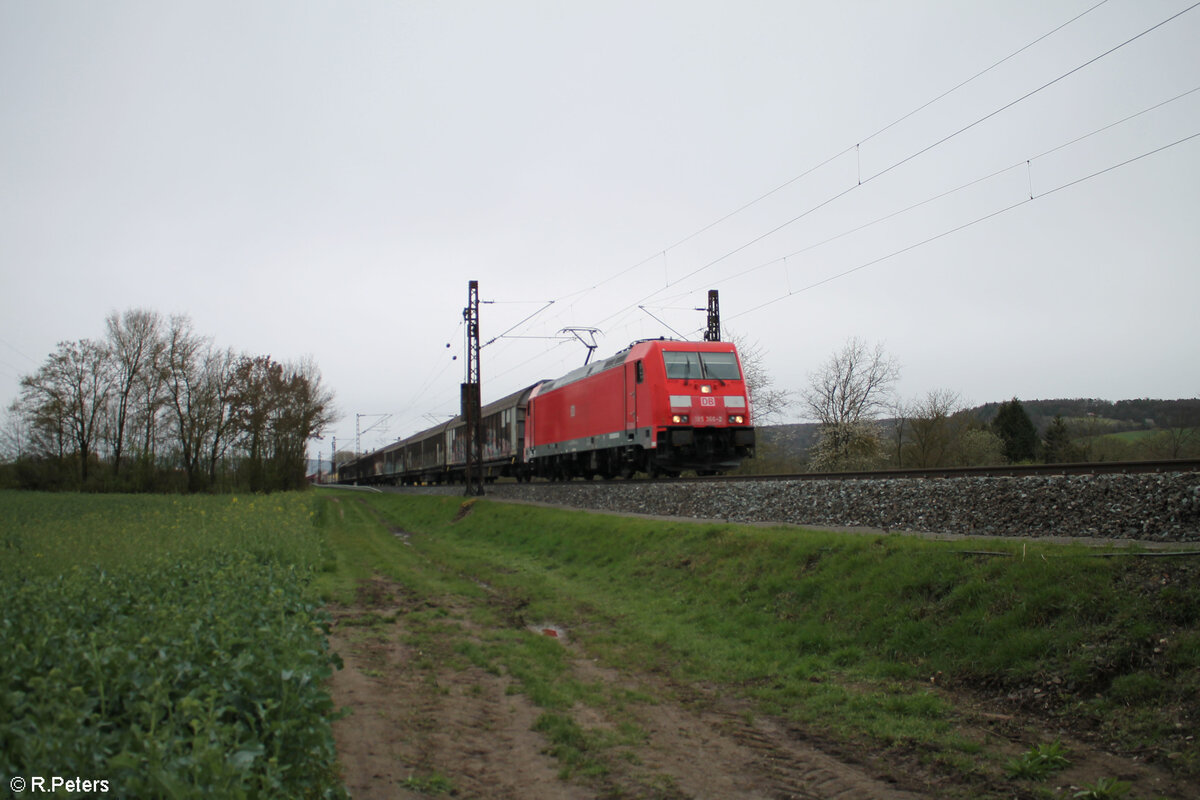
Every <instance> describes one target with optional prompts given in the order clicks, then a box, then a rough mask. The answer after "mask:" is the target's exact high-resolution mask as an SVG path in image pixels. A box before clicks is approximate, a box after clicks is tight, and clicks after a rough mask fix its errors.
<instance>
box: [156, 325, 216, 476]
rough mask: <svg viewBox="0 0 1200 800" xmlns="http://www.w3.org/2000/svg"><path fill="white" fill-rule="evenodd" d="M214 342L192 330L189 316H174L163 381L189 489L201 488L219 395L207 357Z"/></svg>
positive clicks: (168, 334)
mask: <svg viewBox="0 0 1200 800" xmlns="http://www.w3.org/2000/svg"><path fill="white" fill-rule="evenodd" d="M210 349H211V343H210V342H209V340H208V339H207V338H204V337H202V336H199V335H197V334H196V333H195V332H194V331H193V330H192V321H191V319H190V318H188V317H186V316H173V317H171V324H170V329H169V330H168V332H167V337H166V348H165V351H164V354H163V355H164V361H163V384H164V388H165V391H166V397H167V405H168V406H169V408H170V410H171V418H172V423H173V424H174V427H175V440H176V442H177V444H178V445H179V448H180V454H181V456H182V460H183V468H184V470H185V471H186V472H187V477H188V488H189V489H190V490H193V491H195V490H196V489H198V488H200V481H201V477H200V476H201V474H202V473H201V458H202V456H203V454H204V451H205V445H206V444H207V442H208V441H209V439H210V435H211V426H212V406H213V403H214V402H215V398H214V397H213V395H212V392H211V391H209V389H210V387H209V384H208V381H207V376H206V370H205V359H206V357H207V354H208V351H209V350H210Z"/></svg>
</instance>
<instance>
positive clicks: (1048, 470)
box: [529, 458, 1200, 486]
mask: <svg viewBox="0 0 1200 800" xmlns="http://www.w3.org/2000/svg"><path fill="white" fill-rule="evenodd" d="M1174 472H1200V459H1196V458H1177V459H1164V460H1159V461H1095V462H1080V463H1072V464H1027V465H1007V466H992V467H933V468H923V469H882V470H865V471H852V472H794V473H766V474H751V475H700V476H684V477H678V478H633V479H624V478H622V479H617V478H614V479H612V480H584V479H574V480H571V481H568V482H569V483H577V484H588V483H592V484H597V485H614V486H622V485H628V484H629V483H631V482H633V483H705V482H709V483H752V482H769V481H838V480H887V479H895V478H930V479H933V478H937V479H954V478H1028V477H1036V476H1040V475H1141V474H1146V473H1174ZM562 483H563V481H558V480H553V481H541V480H535V481H532V482H531V483H530V484H529V485H531V486H539V485H540V486H560V485H562Z"/></svg>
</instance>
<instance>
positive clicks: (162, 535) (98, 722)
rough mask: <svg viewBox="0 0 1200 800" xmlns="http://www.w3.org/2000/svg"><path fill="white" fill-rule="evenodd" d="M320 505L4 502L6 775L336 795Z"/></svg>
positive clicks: (1, 606) (224, 793) (135, 790)
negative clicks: (320, 586) (317, 580)
mask: <svg viewBox="0 0 1200 800" xmlns="http://www.w3.org/2000/svg"><path fill="white" fill-rule="evenodd" d="M313 514H314V509H313V506H312V501H311V499H310V498H305V497H302V496H299V495H291V496H288V495H273V496H271V497H265V498H263V497H232V498H231V497H187V498H180V497H148V496H147V497H122V496H117V495H108V496H82V495H38V494H16V493H0V517H2V518H4V519H5V520H6V521H7V522H6V526H5V531H4V540H3V542H4V544H3V546H4V547H5V548H6V549H7V552H6V554H5V555H6V558H4V559H3V561H2V562H0V630H2V631H3V640H4V642H5V647H3V648H0V675H2V676H3V681H4V683H3V690H2V691H0V773H2V774H5V775H30V774H37V770H38V769H46V768H48V767H50V766H53V768H54V769H55V770H57V771H59V773H60V774H72V775H81V776H94V777H96V778H98V779H105V780H107V781H109V787H110V792H111V793H112V794H113V795H114V796H127V797H200V796H220V797H294V796H301V795H303V796H310V797H339V796H343V795H344V790H343V788H342V787H341V784H340V781H339V779H338V777H337V774H336V754H335V752H334V747H333V738H332V734H331V730H330V725H329V723H330V720H331V719H332V717H333V716H334V709H333V706H332V702H331V700H330V698H329V695H328V693H327V692H326V690H325V688H324V683H325V679H326V678H327V677H328V676H329V675H330V674H331V673H332V669H333V667H334V666H336V663H337V659H336V656H334V655H332V654H331V653H330V652H329V651H328V649H327V646H326V636H327V633H328V625H329V620H328V617H327V616H326V614H325V613H324V612H323V611H322V610H321V609H320V608H319V607H318V606H317V605H315V603H314V600H315V597H314V596H313V593H312V590H311V584H312V579H313V576H314V574H315V571H316V570H317V569H318V568H319V565H320V564H321V563H322V562H323V561H325V560H326V559H327V558H328V557H329V554H328V552H327V550H326V548H325V546H324V544H323V542H322V539H321V536H320V533H319V531H318V530H317V529H316V528H315V527H314V524H313Z"/></svg>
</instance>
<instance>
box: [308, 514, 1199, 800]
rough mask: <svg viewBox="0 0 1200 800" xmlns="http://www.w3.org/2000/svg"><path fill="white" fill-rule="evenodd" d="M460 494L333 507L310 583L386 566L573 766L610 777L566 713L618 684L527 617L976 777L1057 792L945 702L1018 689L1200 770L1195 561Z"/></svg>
mask: <svg viewBox="0 0 1200 800" xmlns="http://www.w3.org/2000/svg"><path fill="white" fill-rule="evenodd" d="M463 504H464V503H463V500H462V499H461V498H456V497H413V496H397V495H357V496H350V495H345V494H342V495H340V502H338V503H337V504H336V505H335V504H334V503H332V502H328V501H327V502H326V504H324V505H323V506H322V511H321V522H322V524H323V525H324V526H325V527H326V530H327V532H328V534H329V536H330V543H331V545H332V546H333V549H334V551H335V552H336V554H337V556H336V558H337V563H336V567H335V568H334V569H331V570H329V571H328V572H326V573H325V574H323V575H322V576H321V578H320V579H319V581H318V586H319V587H320V589H321V591H322V593H323V595H324V596H325V597H327V598H342V599H347V598H350V597H351V596H352V593H353V589H354V586H355V584H356V581H358V580H360V579H363V578H367V577H370V576H371V575H372V574H383V575H386V576H388V577H390V578H392V579H394V580H395V581H398V582H399V583H401V584H403V585H404V586H407V587H408V589H409V590H410V591H409V594H410V595H411V596H412V597H417V598H430V599H431V600H430V602H429V604H428V605H427V607H426V608H425V609H424V610H420V611H417V612H415V613H413V614H410V615H409V616H408V617H406V620H405V621H406V623H408V624H410V625H411V626H412V630H414V631H416V633H415V634H414V636H417V637H420V638H421V642H420V643H421V644H422V646H423V650H424V651H425V652H428V653H439V655H438V656H437V657H438V658H443V659H451V660H453V659H457V660H458V661H459V662H460V663H468V662H469V663H473V664H475V665H477V666H480V667H484V668H485V669H489V670H491V671H493V672H496V673H497V674H500V673H508V674H510V675H512V676H513V678H514V679H515V680H516V681H517V683H518V684H519V685H520V686H521V687H522V689H523V690H524V691H525V692H527V693H528V694H529V696H530V698H531V700H533V702H535V703H536V704H538V705H540V706H542V707H544V708H545V713H544V714H543V716H542V718H541V720H540V721H539V723H538V725H539V728H540V729H542V730H543V731H544V732H546V733H547V735H548V736H549V737H550V739H551V741H552V742H553V743H554V752H555V753H556V754H557V755H558V756H559V758H560V759H561V760H562V763H563V765H564V766H563V769H564V772H566V773H570V772H582V773H585V774H586V773H587V772H589V771H591V772H603V771H604V769H605V766H604V763H605V759H607V758H613V757H617V754H618V752H619V750H620V745H621V744H622V743H623V742H624V743H632V742H635V741H637V740H638V737H639V732H638V730H637V729H636V726H629V727H628V728H624V729H622V730H621V731H619V732H618V733H617V734H614V733H613V732H612V731H606V732H601V731H595V730H586V729H583V728H581V727H580V726H579V725H577V724H576V722H575V721H574V718H573V716H572V713H571V708H572V707H573V706H574V704H576V703H584V704H599V705H604V706H606V707H607V708H608V709H609V710H611V709H612V708H613V707H617V708H618V709H619V707H620V705H621V703H623V702H626V701H629V700H630V698H629V697H628V696H624V695H621V694H620V693H615V694H614V693H606V690H605V689H604V688H603V687H599V686H596V685H588V684H586V683H581V682H580V681H578V680H576V679H575V678H574V677H573V676H572V675H571V673H570V670H569V669H567V667H566V664H565V660H564V656H563V655H562V649H561V648H559V647H558V646H557V645H555V644H554V643H553V642H552V641H551V640H547V639H546V638H545V637H540V636H537V635H536V634H533V633H530V632H529V631H527V630H525V626H526V625H528V624H532V625H535V626H536V625H539V624H542V623H544V622H547V621H553V622H554V623H557V624H561V625H564V626H566V627H567V628H568V629H569V630H570V631H571V635H572V638H573V639H574V640H575V641H577V642H579V643H580V644H581V646H582V647H584V648H585V650H586V651H587V652H588V653H589V654H590V655H592V656H594V657H599V658H601V659H602V660H603V661H604V662H605V663H607V664H609V665H611V666H615V667H618V668H621V669H628V670H632V671H635V672H645V671H647V670H649V671H651V672H654V673H657V674H659V675H660V676H664V677H665V678H667V681H666V683H667V684H668V685H672V686H675V687H677V688H678V689H679V690H680V691H685V690H686V688H685V687H687V686H689V685H692V684H695V683H697V682H701V683H703V684H704V685H706V686H712V687H718V690H719V691H721V692H725V693H731V694H738V695H741V696H744V697H747V698H750V699H751V700H753V701H755V703H756V704H757V707H758V708H759V709H760V711H761V712H762V713H771V714H779V715H782V716H785V717H788V718H791V719H794V720H796V721H798V722H800V723H803V724H804V725H805V726H807V727H808V728H809V730H811V731H813V732H814V733H816V734H818V735H823V736H827V737H830V738H833V739H835V740H840V741H843V742H851V743H858V744H864V745H866V746H869V747H871V748H873V749H882V750H885V751H886V750H887V749H888V748H895V752H896V753H898V754H903V755H904V756H905V757H908V758H911V757H913V755H914V754H916V756H917V757H918V758H919V759H921V760H922V761H924V762H925V763H926V764H927V765H930V766H931V768H933V769H934V770H935V771H943V772H949V773H952V774H956V775H958V776H959V777H960V778H961V779H963V780H966V781H968V782H969V783H975V784H976V785H986V786H992V787H996V788H999V787H1000V786H1002V785H1004V784H1005V783H1006V782H1008V781H1021V782H1022V785H1023V786H1025V790H1026V791H1034V792H1047V791H1048V790H1045V789H1043V788H1041V787H1040V785H1038V784H1036V783H1034V782H1033V781H1032V780H1030V779H1028V778H1022V777H1020V775H1021V774H1026V773H1022V772H1021V770H1020V769H1019V766H1020V765H1015V766H1014V764H1013V762H1012V761H1011V760H1010V759H1009V758H1008V757H1007V756H1001V755H1000V754H999V753H997V752H994V751H993V750H992V745H991V743H989V742H987V741H984V742H981V741H979V739H978V737H970V736H964V735H963V734H962V732H961V729H960V728H959V727H957V726H956V719H957V717H956V713H957V712H956V711H955V709H954V708H953V706H952V703H951V701H950V700H949V699H948V697H949V696H950V695H949V694H948V692H954V691H955V690H956V689H969V690H975V691H979V692H982V694H983V695H985V696H991V697H1005V696H1010V697H1011V698H1012V699H1011V700H1010V702H1011V703H1013V704H1017V703H1019V702H1021V701H1025V702H1026V706H1025V710H1026V711H1030V710H1032V712H1033V713H1034V715H1035V716H1038V717H1053V718H1055V721H1054V722H1053V723H1052V724H1051V725H1050V726H1049V727H1051V728H1052V729H1057V728H1066V729H1068V730H1071V731H1074V732H1077V733H1083V732H1086V735H1088V736H1093V735H1094V736H1096V737H1099V738H1100V740H1102V741H1107V742H1112V743H1114V744H1115V746H1117V747H1119V748H1126V749H1128V750H1130V751H1136V752H1139V753H1141V754H1142V755H1143V756H1144V757H1148V758H1149V759H1150V760H1152V761H1159V762H1162V763H1164V764H1170V765H1171V767H1172V768H1173V769H1175V770H1177V771H1179V772H1181V773H1182V774H1184V775H1190V776H1192V777H1194V776H1195V775H1196V773H1197V770H1198V768H1200V762H1198V759H1197V752H1196V749H1195V744H1194V742H1193V741H1190V740H1189V738H1188V737H1189V736H1190V735H1191V734H1192V733H1193V731H1194V730H1195V728H1196V725H1197V722H1200V718H1198V712H1200V705H1198V702H1197V691H1198V690H1200V630H1198V628H1197V622H1198V621H1200V583H1198V582H1197V580H1196V578H1197V571H1198V570H1197V567H1198V566H1200V565H1198V564H1197V563H1196V561H1197V559H1186V560H1184V559H1145V560H1142V559H1133V558H1096V557H1093V556H1094V555H1095V551H1091V550H1085V549H1084V548H1082V547H1078V546H1071V547H1066V546H1054V545H1049V544H1042V543H1037V544H1036V545H1030V546H1029V547H1028V548H1026V547H1025V546H1024V545H1022V544H1021V543H1016V542H1013V543H1003V542H989V543H988V544H987V545H986V549H987V550H989V551H992V553H994V554H988V555H983V554H975V553H971V552H968V551H973V550H979V549H981V547H980V544H979V543H977V542H955V543H947V542H934V541H927V540H921V539H916V538H908V537H903V536H899V535H891V536H863V535H842V534H834V533H819V532H810V531H799V530H796V529H762V528H748V527H740V526H735V525H723V524H711V525H697V524H683V523H669V522H656V521H647V520H641V519H626V518H614V517H609V516H598V515H590V514H584V513H576V512H566V511H557V510H549V509H542V508H533V507H524V506H513V505H503V504H497V503H492V502H487V501H480V502H478V503H475V504H473V505H472V506H471V508H470V513H468V514H466V515H465V516H464V515H463V514H462V509H463ZM335 509H336V510H335ZM379 517H382V518H384V519H386V520H387V521H388V523H389V525H391V526H392V527H394V528H396V529H402V530H403V531H406V532H408V533H409V534H410V536H409V537H408V538H407V542H401V540H400V539H399V538H398V537H396V536H393V535H391V534H389V533H387V532H386V531H385V530H384V528H383V526H381V525H380V523H379V521H378V518H379ZM451 596H452V597H454V598H456V599H455V603H457V604H459V605H461V606H464V607H466V608H469V609H470V611H469V612H468V613H469V614H471V616H472V617H473V619H474V620H475V621H476V622H478V623H481V627H482V629H483V630H485V631H487V632H488V633H487V634H486V635H484V636H483V637H482V638H480V637H479V636H478V635H474V634H473V635H471V636H467V635H465V634H464V633H463V630H462V628H461V627H459V626H457V625H454V624H451V621H450V620H447V619H446V617H447V615H448V612H447V611H446V607H447V603H446V602H444V600H433V599H432V598H446V597H451ZM367 622H368V623H377V624H387V623H388V620H386V619H378V620H373V621H367ZM931 679H932V683H936V684H937V685H936V686H934V685H932V683H931ZM975 696H978V695H975ZM1013 707H1014V708H1015V705H1014V706H1013ZM1037 753H1038V751H1036V750H1031V751H1030V753H1029V754H1027V758H1026V760H1027V761H1028V760H1033V761H1037V760H1038V756H1037ZM1068 759H1069V755H1068ZM1039 777H1043V778H1044V777H1045V771H1043V773H1042V774H1041V775H1040V776H1039Z"/></svg>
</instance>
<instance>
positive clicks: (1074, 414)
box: [757, 398, 1200, 460]
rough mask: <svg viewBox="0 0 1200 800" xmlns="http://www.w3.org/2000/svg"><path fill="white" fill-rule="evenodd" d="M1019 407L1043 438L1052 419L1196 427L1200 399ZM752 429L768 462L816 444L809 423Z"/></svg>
mask: <svg viewBox="0 0 1200 800" xmlns="http://www.w3.org/2000/svg"><path fill="white" fill-rule="evenodd" d="M1004 402H1007V401H1004ZM1001 405H1002V403H1000V402H996V403H984V404H983V405H980V406H975V407H974V408H971V409H968V410H967V412H966V413H967V414H969V415H971V416H972V417H974V418H975V419H977V420H978V421H979V422H980V423H981V424H984V425H986V424H987V423H989V422H991V421H992V419H994V418H995V416H996V412H997V410H998V409H999V408H1000V406H1001ZM1021 405H1022V406H1024V407H1025V413H1027V414H1028V415H1029V418H1030V420H1031V421H1032V422H1033V424H1034V426H1035V427H1036V428H1037V429H1038V432H1039V433H1040V434H1043V435H1044V434H1045V432H1046V428H1047V427H1048V426H1049V425H1050V422H1051V420H1053V419H1054V417H1055V416H1056V415H1061V416H1062V418H1063V419H1065V420H1068V421H1074V422H1081V421H1083V422H1086V421H1095V422H1096V426H1097V431H1096V432H1097V433H1121V432H1124V431H1141V430H1145V431H1150V430H1156V429H1163V428H1182V427H1200V399H1197V398H1191V399H1186V400H1152V399H1142V400H1117V401H1116V402H1113V401H1111V400H1097V399H1094V398H1074V399H1057V400H1021ZM879 424H880V426H882V428H883V429H884V435H885V436H889V435H890V434H891V433H892V431H893V429H894V427H895V424H896V421H895V420H894V419H882V420H879ZM1077 427H1086V426H1082V425H1081V426H1077ZM757 431H758V440H759V443H760V448H759V449H760V455H761V456H763V457H766V458H771V459H773V460H800V459H803V458H804V457H805V455H806V454H807V453H808V450H809V448H810V447H812V445H813V444H814V443H815V442H816V440H817V435H818V433H819V431H820V426H819V425H818V424H816V423H815V422H803V423H794V424H789V425H763V426H759V427H758V428H757Z"/></svg>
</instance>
